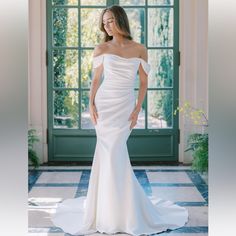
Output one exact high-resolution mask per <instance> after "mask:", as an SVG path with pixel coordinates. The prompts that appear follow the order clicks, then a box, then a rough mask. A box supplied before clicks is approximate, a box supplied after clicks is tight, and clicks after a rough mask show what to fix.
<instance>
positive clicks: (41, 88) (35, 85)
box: [28, 0, 48, 163]
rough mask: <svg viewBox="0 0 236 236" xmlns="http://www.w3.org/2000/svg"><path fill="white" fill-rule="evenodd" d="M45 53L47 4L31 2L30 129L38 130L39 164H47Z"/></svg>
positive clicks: (32, 0)
mask: <svg viewBox="0 0 236 236" xmlns="http://www.w3.org/2000/svg"><path fill="white" fill-rule="evenodd" d="M45 51H46V1H45V0H30V1H29V82H28V88H29V91H28V96H29V98H28V101H29V104H28V121H29V128H34V129H36V130H37V132H38V135H39V136H40V142H39V143H37V144H36V145H35V148H36V152H37V153H38V155H39V157H40V162H41V163H43V162H47V160H48V159H47V144H46V129H47V78H46V66H45V62H46V61H45Z"/></svg>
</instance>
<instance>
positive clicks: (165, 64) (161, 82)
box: [148, 49, 174, 88]
mask: <svg viewBox="0 0 236 236" xmlns="http://www.w3.org/2000/svg"><path fill="white" fill-rule="evenodd" d="M148 61H149V62H150V64H151V68H152V70H151V72H150V75H149V77H148V88H168V87H172V86H173V69H174V67H173V50H172V49H161V50H149V52H148Z"/></svg>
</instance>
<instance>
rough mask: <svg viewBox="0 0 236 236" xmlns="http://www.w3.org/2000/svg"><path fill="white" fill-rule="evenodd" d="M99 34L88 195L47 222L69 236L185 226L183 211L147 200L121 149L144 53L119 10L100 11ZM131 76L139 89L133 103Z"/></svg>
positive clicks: (133, 112)
mask: <svg viewBox="0 0 236 236" xmlns="http://www.w3.org/2000/svg"><path fill="white" fill-rule="evenodd" d="M100 29H101V30H102V31H103V32H104V35H105V37H104V42H103V43H101V44H100V45H97V46H96V47H95V49H94V53H93V80H92V84H91V89H90V116H91V120H92V122H93V124H94V126H95V131H96V136H97V143H96V148H95V152H94V158H93V164H92V168H91V175H90V179H89V186H88V192H87V196H86V197H85V196H81V197H78V198H73V199H66V200H64V201H62V202H60V203H59V204H58V205H57V208H56V212H55V214H54V215H53V217H52V221H53V223H54V224H55V225H56V226H58V227H60V228H62V229H63V230H64V232H66V233H70V234H72V235H84V234H92V233H95V232H100V233H107V234H114V233H118V232H120V233H127V234H131V235H142V234H146V235H148V234H153V233H159V232H162V231H166V230H167V229H172V230H173V229H176V228H179V227H182V226H184V225H185V224H186V222H187V221H188V211H187V209H186V208H184V207H181V206H178V205H176V204H174V203H173V202H171V201H168V200H164V199H160V198H157V197H155V196H152V197H149V196H147V195H146V193H145V192H144V190H143V188H142V187H141V185H140V184H139V182H138V180H137V178H136V176H135V174H134V172H133V169H132V166H131V163H130V160H129V155H128V150H127V144H126V142H127V139H128V137H129V135H130V133H131V131H132V129H133V128H134V126H135V125H136V123H137V119H138V114H139V112H140V109H141V106H142V103H143V100H144V97H145V94H146V90H147V78H148V74H149V71H150V69H151V67H150V64H148V62H147V49H146V47H145V46H143V45H142V44H139V43H137V42H134V41H133V40H132V37H131V35H130V28H129V22H128V18H127V15H126V12H125V11H124V9H123V8H122V7H120V6H117V5H113V6H111V7H109V8H106V9H104V10H103V11H102V13H101V18H100ZM137 72H138V73H139V79H140V88H139V94H138V99H137V103H136V99H135V94H134V85H135V84H134V82H135V78H136V74H137ZM102 74H104V79H103V81H102V83H101V82H100V79H101V77H102Z"/></svg>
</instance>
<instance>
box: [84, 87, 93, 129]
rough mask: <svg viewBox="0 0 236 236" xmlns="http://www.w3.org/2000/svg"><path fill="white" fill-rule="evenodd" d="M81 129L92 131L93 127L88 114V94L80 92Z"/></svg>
mask: <svg viewBox="0 0 236 236" xmlns="http://www.w3.org/2000/svg"><path fill="white" fill-rule="evenodd" d="M81 112H82V116H81V128H82V129H94V125H93V123H92V121H91V119H90V114H89V92H88V91H83V92H82V101H81Z"/></svg>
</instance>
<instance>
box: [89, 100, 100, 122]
mask: <svg viewBox="0 0 236 236" xmlns="http://www.w3.org/2000/svg"><path fill="white" fill-rule="evenodd" d="M89 113H90V118H91V120H92V123H93V125H96V124H97V118H98V113H97V109H96V106H95V105H94V104H90V105H89Z"/></svg>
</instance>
